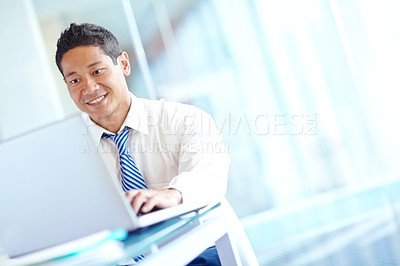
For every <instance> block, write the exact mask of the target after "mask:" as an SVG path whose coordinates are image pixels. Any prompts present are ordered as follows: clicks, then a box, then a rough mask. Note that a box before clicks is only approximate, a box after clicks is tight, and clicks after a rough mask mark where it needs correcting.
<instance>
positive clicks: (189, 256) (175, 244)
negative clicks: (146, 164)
mask: <svg viewBox="0 0 400 266" xmlns="http://www.w3.org/2000/svg"><path fill="white" fill-rule="evenodd" d="M219 205H220V204H218V205H216V206H214V207H212V208H210V209H209V210H207V211H205V212H202V213H199V212H196V213H191V214H186V215H183V216H180V217H176V218H173V219H169V220H167V221H164V222H162V223H158V224H155V225H152V226H149V227H146V228H141V229H137V230H135V231H133V232H130V233H129V234H128V237H127V238H126V239H125V240H123V241H122V242H123V244H124V247H123V249H122V248H120V250H119V253H118V252H117V253H110V257H107V256H108V255H107V254H106V253H107V252H108V251H107V250H109V249H110V248H111V249H112V248H115V247H116V246H115V245H114V246H110V247H106V248H105V247H103V248H101V246H99V247H96V248H94V249H92V250H90V252H78V253H76V254H72V255H66V256H61V257H58V258H55V259H52V260H47V261H46V262H45V263H39V264H35V265H53V266H56V265H81V264H82V261H85V265H96V266H98V265H101V264H102V265H117V264H119V263H121V262H123V261H127V260H129V259H131V258H132V257H135V256H138V255H140V254H146V259H145V260H144V261H142V262H141V263H140V264H141V265H165V262H166V261H168V265H171V266H172V265H185V264H187V263H189V262H190V261H191V260H193V259H194V258H196V257H197V256H198V255H199V254H200V253H202V252H203V251H204V250H205V249H206V248H207V247H209V246H210V245H213V244H214V243H215V244H216V246H217V250H218V254H219V256H220V259H221V263H222V264H223V265H241V263H240V259H239V258H238V256H237V255H236V253H235V247H234V245H233V243H232V241H231V240H230V238H229V237H227V235H228V231H227V230H228V229H227V226H226V221H225V220H224V217H223V215H221V214H217V215H215V213H218V208H219ZM114 242H115V241H114ZM114 244H116V243H114ZM118 244H120V242H118ZM103 252H104V254H103ZM88 254H90V255H88ZM91 260H92V261H91ZM99 261H103V262H104V263H100V264H99ZM9 265H27V264H24V263H16V261H14V263H11V264H9ZM28 265H29V264H28Z"/></svg>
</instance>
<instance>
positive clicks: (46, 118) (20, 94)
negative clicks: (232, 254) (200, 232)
mask: <svg viewBox="0 0 400 266" xmlns="http://www.w3.org/2000/svg"><path fill="white" fill-rule="evenodd" d="M399 14H400V2H399V1H397V0H382V1H377V0H363V1H361V0H322V1H321V0H303V1H296V0H279V1H278V0H275V1H272V0H230V1H228V0H202V1H196V0H119V1H115V0H85V1H81V0H80V1H78V0H70V1H51V0H16V1H5V0H1V2H0V22H1V24H0V25H1V26H0V36H1V37H0V38H1V43H0V48H1V49H0V58H1V65H0V78H1V79H0V80H1V85H0V92H1V95H2V96H1V97H0V139H1V140H5V139H7V138H10V137H13V136H16V135H18V134H21V133H23V132H26V131H29V130H31V129H34V128H37V127H39V126H41V125H44V124H47V123H50V122H52V121H56V120H60V119H63V118H65V117H66V116H69V115H71V114H74V113H77V112H78V110H77V109H76V108H75V107H74V105H73V102H72V101H71V100H70V99H69V95H68V92H67V89H66V87H65V84H64V83H63V80H62V77H61V75H60V74H59V73H58V70H57V68H56V66H55V63H54V53H55V49H56V40H57V39H58V37H59V35H60V33H61V31H62V30H63V29H65V28H66V27H67V26H68V25H69V23H70V22H77V23H82V22H90V23H95V24H99V25H102V26H104V27H105V28H107V29H109V30H110V31H111V32H113V33H114V34H115V35H116V37H117V38H118V39H119V41H120V44H121V46H122V48H123V49H124V50H126V51H127V52H128V54H129V55H130V59H131V63H132V64H133V73H132V75H131V76H130V77H129V78H128V84H129V87H130V90H131V91H132V92H133V93H135V94H136V95H137V96H139V97H145V98H154V99H158V98H166V99H168V100H172V101H179V102H184V103H190V104H194V105H196V106H198V107H200V108H202V109H204V110H206V111H207V112H209V113H210V114H211V115H212V116H213V117H214V119H215V121H216V124H217V127H218V128H219V129H220V131H221V132H222V133H223V135H224V143H225V145H226V147H227V149H228V151H229V154H230V156H231V159H232V164H231V171H230V182H229V188H228V194H227V198H228V199H229V201H230V202H231V204H232V206H233V208H234V209H235V211H236V212H237V214H238V216H239V217H240V218H241V221H242V224H243V226H244V228H245V230H246V232H247V234H248V236H249V239H250V241H251V243H252V245H253V247H254V249H255V251H256V255H257V257H258V260H259V262H260V264H261V265H400V253H399V252H398V251H399V250H400V249H399V248H400V235H399V232H400V230H399V229H400V226H399V225H400V220H399V216H398V211H399V205H398V202H399V200H400V193H399V192H400V171H399V170H400V169H399V168H400V164H399V163H398V162H397V160H398V158H399V151H400V141H399V136H400V123H399V116H398V114H399V113H400V112H399V111H400V110H399V108H400V107H399V106H400V105H399V104H398V101H399V96H400V93H399V92H398V91H399V88H400V75H399V73H400V16H399Z"/></svg>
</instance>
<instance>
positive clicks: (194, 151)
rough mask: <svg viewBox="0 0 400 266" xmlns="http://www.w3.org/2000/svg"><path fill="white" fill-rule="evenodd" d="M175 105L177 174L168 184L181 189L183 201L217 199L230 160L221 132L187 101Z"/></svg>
mask: <svg viewBox="0 0 400 266" xmlns="http://www.w3.org/2000/svg"><path fill="white" fill-rule="evenodd" d="M178 109H180V110H179V111H177V112H176V113H175V114H174V116H173V119H171V120H170V122H171V125H173V126H174V127H175V132H176V133H175V134H176V136H175V137H176V138H177V141H178V150H179V155H178V158H179V162H178V175H177V176H175V177H174V178H173V179H172V180H171V182H170V183H169V186H168V188H174V189H177V190H178V191H180V192H181V193H182V199H183V202H185V203H186V202H193V201H214V200H219V199H221V198H223V197H224V196H225V194H226V189H227V183H228V172H229V163H230V159H229V156H228V154H227V152H226V149H225V147H224V145H223V141H222V134H221V133H220V132H219V131H218V129H217V128H216V126H215V123H214V121H213V119H212V118H211V116H210V115H208V114H207V113H206V112H204V111H202V110H200V109H198V108H195V107H193V106H187V105H180V106H179V107H178ZM182 109H184V110H185V111H183V112H182ZM176 114H179V115H176Z"/></svg>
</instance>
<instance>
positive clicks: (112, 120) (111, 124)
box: [91, 97, 132, 134]
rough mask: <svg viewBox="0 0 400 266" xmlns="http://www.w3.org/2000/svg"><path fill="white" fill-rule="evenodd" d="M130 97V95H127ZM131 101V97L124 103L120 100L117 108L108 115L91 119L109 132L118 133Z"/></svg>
mask: <svg viewBox="0 0 400 266" xmlns="http://www.w3.org/2000/svg"><path fill="white" fill-rule="evenodd" d="M129 99H130V97H129ZM131 102H132V99H130V100H129V101H128V102H126V103H124V102H121V103H120V106H119V108H118V109H119V110H118V111H116V112H114V113H113V114H111V115H110V116H107V117H104V118H100V119H96V120H95V119H93V118H92V117H91V119H92V120H93V121H94V122H95V123H96V124H98V125H99V126H101V127H102V128H104V129H107V130H108V131H110V132H113V133H115V134H117V133H118V131H119V130H120V129H121V127H122V125H123V123H124V121H125V119H126V117H127V116H128V112H129V109H130V107H131Z"/></svg>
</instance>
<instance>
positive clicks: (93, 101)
mask: <svg viewBox="0 0 400 266" xmlns="http://www.w3.org/2000/svg"><path fill="white" fill-rule="evenodd" d="M105 97H106V94H105V95H102V96H100V97H97V98H96V99H94V100H91V101H90V102H88V103H87V104H89V105H93V104H96V103H98V102H100V101H102V100H103V99H104V98H105Z"/></svg>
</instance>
